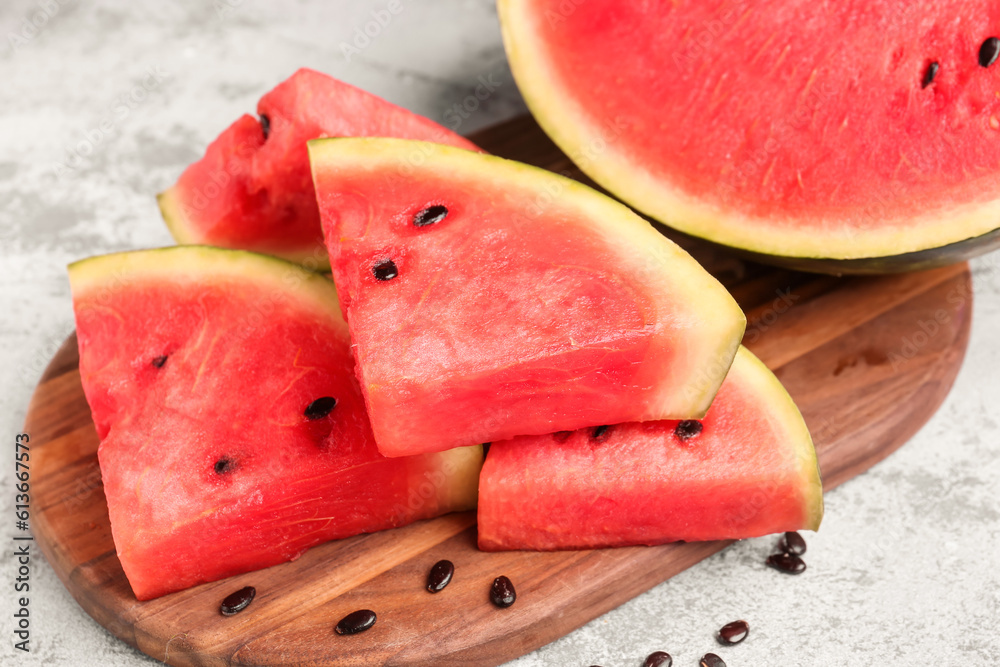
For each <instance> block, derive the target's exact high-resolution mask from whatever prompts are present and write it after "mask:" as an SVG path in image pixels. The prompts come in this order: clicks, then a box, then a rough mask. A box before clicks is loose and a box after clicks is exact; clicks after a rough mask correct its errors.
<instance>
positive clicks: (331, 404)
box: [305, 396, 337, 421]
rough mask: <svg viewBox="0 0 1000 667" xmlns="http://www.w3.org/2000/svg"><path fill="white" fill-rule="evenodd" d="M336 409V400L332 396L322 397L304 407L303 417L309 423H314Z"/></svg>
mask: <svg viewBox="0 0 1000 667" xmlns="http://www.w3.org/2000/svg"><path fill="white" fill-rule="evenodd" d="M335 407H337V399H335V398H334V397H333V396H324V397H323V398H317V399H316V400H315V401H313V402H312V403H310V404H309V405H308V406H307V407H306V411H305V416H306V419H308V420H309V421H315V420H316V419H322V418H323V417H326V416H327V415H328V414H330V412H331V411H332V410H333V409H334V408H335Z"/></svg>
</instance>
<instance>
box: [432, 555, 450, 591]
mask: <svg viewBox="0 0 1000 667" xmlns="http://www.w3.org/2000/svg"><path fill="white" fill-rule="evenodd" d="M454 574H455V564H454V563H452V562H451V561H450V560H439V561H438V562H436V563H434V567H432V568H431V571H430V574H428V575H427V590H428V591H430V592H431V593H440V592H441V591H443V590H444V587H445V586H447V585H448V584H449V583H451V578H452V576H453V575H454Z"/></svg>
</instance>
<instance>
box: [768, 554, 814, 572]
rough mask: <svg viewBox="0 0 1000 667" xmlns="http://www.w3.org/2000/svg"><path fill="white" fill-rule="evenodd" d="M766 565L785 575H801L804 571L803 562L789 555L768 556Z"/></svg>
mask: <svg viewBox="0 0 1000 667" xmlns="http://www.w3.org/2000/svg"><path fill="white" fill-rule="evenodd" d="M767 565H768V567H773V568H774V569H775V570H778V571H779V572H784V573H785V574H802V573H803V572H805V571H806V563H805V561H804V560H802V559H801V558H799V557H798V556H793V555H791V554H773V555H771V556H768V557H767Z"/></svg>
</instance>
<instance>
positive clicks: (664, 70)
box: [498, 0, 1000, 259]
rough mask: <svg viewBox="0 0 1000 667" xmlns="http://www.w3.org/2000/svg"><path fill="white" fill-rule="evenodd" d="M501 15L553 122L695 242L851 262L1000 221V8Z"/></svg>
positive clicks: (914, 5)
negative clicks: (992, 57)
mask: <svg viewBox="0 0 1000 667" xmlns="http://www.w3.org/2000/svg"><path fill="white" fill-rule="evenodd" d="M498 6H499V10H500V18H501V23H502V26H503V31H504V41H505V45H506V47H507V52H508V55H509V58H510V61H511V66H512V69H513V72H514V74H515V78H516V79H517V82H518V85H519V87H520V88H521V91H522V93H523V94H524V96H525V99H526V100H527V102H528V105H529V107H530V108H531V110H532V112H533V113H534V114H535V116H536V118H537V119H538V120H539V122H540V124H541V125H542V126H543V127H544V128H545V130H546V131H547V132H548V133H549V134H550V136H552V137H553V139H554V140H555V141H556V142H557V143H558V144H559V145H560V146H561V147H562V149H563V150H564V151H566V152H567V153H568V154H569V155H570V156H571V157H573V158H574V160H575V161H576V162H577V164H579V165H580V167H581V168H582V169H583V170H584V171H585V172H587V173H588V174H589V175H590V176H591V177H593V178H594V179H595V180H596V181H597V182H598V183H600V184H601V185H602V186H604V187H606V188H608V189H609V190H611V191H612V192H614V193H615V194H616V195H617V196H619V197H621V198H622V199H623V200H624V201H626V202H628V203H630V204H631V205H632V206H634V207H636V208H637V209H639V210H642V211H644V212H645V213H648V214H650V215H652V216H653V217H656V218H657V219H659V220H661V221H663V222H665V223H667V224H670V225H672V226H674V227H676V228H678V229H680V230H682V231H685V232H687V233H690V234H694V235H697V236H702V237H704V238H708V239H711V240H713V241H717V242H720V243H725V244H728V245H731V246H735V247H738V248H743V249H747V250H752V251H756V252H760V253H767V254H770V255H782V256H797V257H819V258H840V259H849V258H863V257H878V256H887V255H898V254H901V253H907V252H913V251H920V250H924V249H929V248H936V247H940V246H944V245H946V244H950V243H954V242H958V241H961V240H962V239H968V238H970V237H975V236H978V235H982V234H985V233H988V232H990V231H991V230H994V229H996V228H997V227H1000V95H998V91H1000V62H995V63H992V64H988V63H989V60H988V58H987V60H983V55H981V51H982V50H984V49H986V51H987V53H986V54H984V55H987V56H988V52H989V50H990V47H989V45H988V44H987V42H988V40H990V38H994V37H997V36H1000V4H998V3H996V2H988V1H986V0H979V1H977V2H965V1H963V2H956V1H954V0H949V1H945V2H927V1H925V2H915V1H912V0H881V1H880V2H870V1H868V0H846V1H839V2H816V1H815V0H765V1H762V2H753V3H750V2H745V1H741V0H677V1H674V2H618V1H617V0H588V1H587V2H584V3H581V2H572V1H571V2H566V1H565V0H500V1H499V3H498ZM981 60H983V62H982V63H981ZM984 64H988V66H984Z"/></svg>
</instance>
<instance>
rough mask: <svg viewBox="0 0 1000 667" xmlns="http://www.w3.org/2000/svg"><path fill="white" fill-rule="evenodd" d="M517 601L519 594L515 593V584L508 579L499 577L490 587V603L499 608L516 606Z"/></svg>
mask: <svg viewBox="0 0 1000 667" xmlns="http://www.w3.org/2000/svg"><path fill="white" fill-rule="evenodd" d="M516 599H517V592H515V591H514V584H512V583H511V581H510V579H508V578H507V577H497V578H496V579H494V580H493V585H492V586H490V601H491V602H492V603H493V604H495V605H496V606H498V607H501V608H505V607H509V606H511V605H512V604H514V600H516Z"/></svg>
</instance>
